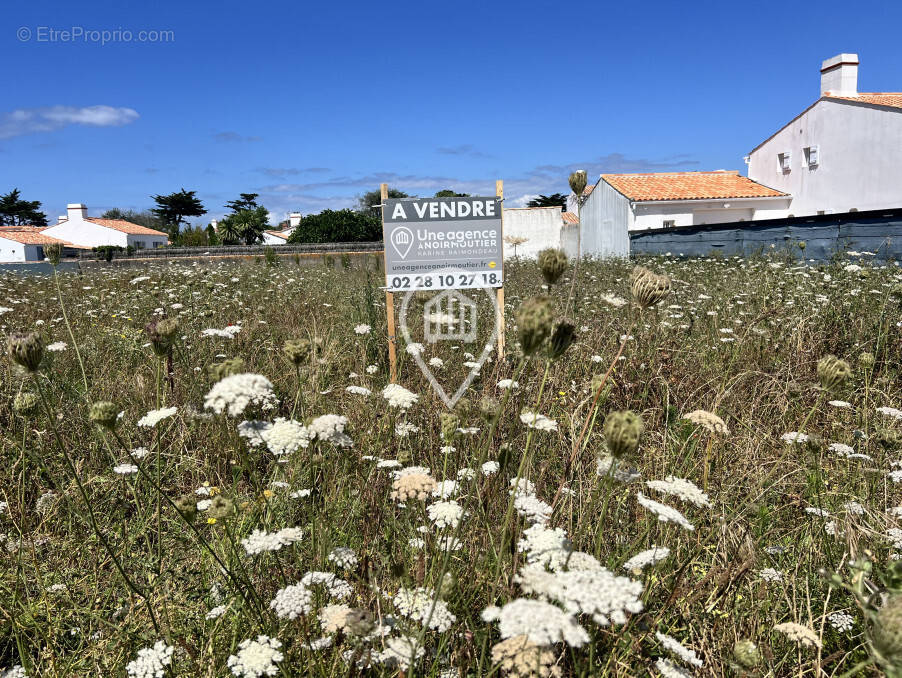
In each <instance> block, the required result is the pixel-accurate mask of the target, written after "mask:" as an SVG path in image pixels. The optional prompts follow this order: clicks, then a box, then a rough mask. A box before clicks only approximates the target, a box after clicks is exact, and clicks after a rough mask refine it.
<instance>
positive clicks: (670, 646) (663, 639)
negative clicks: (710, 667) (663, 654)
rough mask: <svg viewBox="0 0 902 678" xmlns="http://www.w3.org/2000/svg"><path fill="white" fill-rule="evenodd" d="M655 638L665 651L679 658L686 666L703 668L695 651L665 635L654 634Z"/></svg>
mask: <svg viewBox="0 0 902 678" xmlns="http://www.w3.org/2000/svg"><path fill="white" fill-rule="evenodd" d="M655 638H657V639H658V642H659V643H661V645H663V646H664V649H665V650H667V651H668V652H670V653H671V654H672V655H674V656H675V657H679V658H680V659H681V660H683V661H684V662H686V663H687V664H691V665H692V666H698V667H701V666H704V662H703V661H702V660H701V659H699V658H698V656H697V655H696V654H695V650H692V649H690V648H688V647H685V646H683V644H682V643H681V642H680V641H678V640H677V639H676V638H673V637H672V636H668V635H667V634H666V633H655Z"/></svg>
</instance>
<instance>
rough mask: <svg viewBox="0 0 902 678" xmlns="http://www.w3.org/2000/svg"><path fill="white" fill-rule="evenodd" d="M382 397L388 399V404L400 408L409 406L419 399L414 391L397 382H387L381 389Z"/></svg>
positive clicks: (405, 408)
mask: <svg viewBox="0 0 902 678" xmlns="http://www.w3.org/2000/svg"><path fill="white" fill-rule="evenodd" d="M382 397H383V398H385V399H386V400H387V401H388V404H389V405H390V406H392V407H397V408H398V409H400V410H407V409H409V408H411V407H412V406H413V405H415V404H416V402H417V401H418V400H419V399H420V396H418V395H417V394H416V393H411V392H410V391H408V390H407V389H406V388H404V387H403V386H400V385H399V384H389V385H388V386H386V387H385V388H384V389H382Z"/></svg>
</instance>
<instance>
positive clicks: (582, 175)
mask: <svg viewBox="0 0 902 678" xmlns="http://www.w3.org/2000/svg"><path fill="white" fill-rule="evenodd" d="M588 178H589V177H588V175H587V174H586V170H576V171H575V172H573V173H571V174H570V190H571V191H573V192H574V193H576V197H577V198H579V197H582V194H583V191H585V190H586V184H587V183H588Z"/></svg>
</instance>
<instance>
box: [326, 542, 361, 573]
mask: <svg viewBox="0 0 902 678" xmlns="http://www.w3.org/2000/svg"><path fill="white" fill-rule="evenodd" d="M329 560H330V561H331V562H333V563H335V565H336V566H337V567H340V568H341V569H342V570H350V569H351V568H352V567H354V566H355V565H357V554H356V553H355V552H354V549H351V548H348V547H347V546H336V547H335V548H334V549H332V551H331V552H330V553H329Z"/></svg>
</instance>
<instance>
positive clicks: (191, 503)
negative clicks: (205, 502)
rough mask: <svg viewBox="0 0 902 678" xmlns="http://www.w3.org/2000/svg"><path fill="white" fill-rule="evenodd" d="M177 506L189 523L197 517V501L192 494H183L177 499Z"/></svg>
mask: <svg viewBox="0 0 902 678" xmlns="http://www.w3.org/2000/svg"><path fill="white" fill-rule="evenodd" d="M175 507H176V508H177V509H178V510H179V513H181V514H182V517H183V518H184V519H185V520H187V521H188V522H189V523H193V522H194V519H195V518H196V517H197V502H196V501H195V500H194V497H192V496H191V495H190V494H183V495H182V496H181V497H179V498H178V499H176V500H175Z"/></svg>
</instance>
